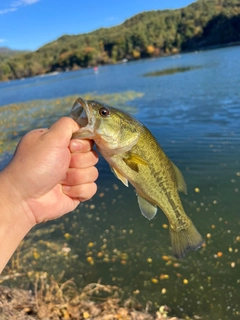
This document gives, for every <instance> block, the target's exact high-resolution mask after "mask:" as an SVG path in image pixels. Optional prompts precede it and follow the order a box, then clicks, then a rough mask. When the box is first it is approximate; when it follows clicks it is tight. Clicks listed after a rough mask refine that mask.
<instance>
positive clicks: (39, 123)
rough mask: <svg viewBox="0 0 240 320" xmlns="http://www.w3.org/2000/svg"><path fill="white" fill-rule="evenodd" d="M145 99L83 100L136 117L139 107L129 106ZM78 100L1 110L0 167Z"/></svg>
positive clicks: (114, 96)
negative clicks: (34, 132) (22, 142)
mask: <svg viewBox="0 0 240 320" xmlns="http://www.w3.org/2000/svg"><path fill="white" fill-rule="evenodd" d="M142 96H143V94H142V93H139V92H135V91H125V92H121V93H112V94H104V95H97V94H94V93H86V94H83V95H81V97H82V98H83V99H86V100H99V101H101V102H104V103H106V104H109V105H114V106H118V108H121V109H123V110H125V111H128V112H130V113H132V114H134V113H136V110H137V107H134V106H131V105H128V102H129V101H131V100H134V99H136V98H140V97H142ZM78 97H79V96H78V95H74V96H68V97H65V98H58V99H51V100H33V101H29V102H23V103H18V104H10V105H6V106H3V107H1V108H0V125H1V141H0V163H1V162H4V160H3V159H4V156H5V153H9V154H12V153H13V151H14V149H15V148H16V145H17V143H18V142H19V140H20V139H21V138H22V137H23V136H24V135H25V134H26V133H27V132H28V131H30V130H33V129H36V128H48V127H50V126H51V125H52V124H53V123H54V122H55V121H57V120H58V119H59V118H60V117H63V116H69V114H70V110H71V107H72V105H73V103H74V101H75V100H76V99H77V98H78Z"/></svg>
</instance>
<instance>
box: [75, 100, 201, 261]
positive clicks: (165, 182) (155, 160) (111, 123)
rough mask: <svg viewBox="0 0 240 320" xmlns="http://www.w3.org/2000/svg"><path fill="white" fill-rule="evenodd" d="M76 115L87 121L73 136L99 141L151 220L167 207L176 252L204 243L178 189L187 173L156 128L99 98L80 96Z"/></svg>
mask: <svg viewBox="0 0 240 320" xmlns="http://www.w3.org/2000/svg"><path fill="white" fill-rule="evenodd" d="M71 117H72V118H73V119H74V120H76V121H77V122H78V123H79V125H80V127H81V128H80V129H79V131H78V132H76V133H74V135H73V138H80V139H93V140H94V141H95V143H96V145H97V149H98V150H99V152H100V153H101V154H102V156H103V157H104V158H105V159H106V161H107V162H108V163H109V165H110V167H111V170H112V171H113V173H114V174H115V175H116V177H117V178H118V179H120V180H121V181H122V182H123V183H124V185H126V186H128V183H129V182H130V183H131V184H132V185H133V186H134V188H135V189H136V192H137V197H138V204H139V208H140V211H141V213H142V214H143V215H144V216H145V217H146V218H148V219H149V220H150V219H152V218H153V217H154V216H155V215H156V213H157V208H158V207H159V208H160V209H161V210H162V211H163V212H164V213H165V215H166V216H167V218H168V221H169V230H170V238H171V244H172V250H173V254H174V255H175V257H177V258H182V257H183V256H184V255H185V253H186V251H187V250H189V249H193V250H195V249H197V248H199V247H200V246H201V245H202V243H203V239H202V237H201V235H200V234H199V232H198V231H197V229H196V228H195V226H194V225H193V223H192V221H191V220H190V218H189V217H188V216H187V215H186V213H185V211H184V209H183V206H182V203H181V200H180V198H179V195H178V191H182V192H184V193H186V192H187V188H186V184H185V182H184V179H183V176H182V174H181V172H180V171H179V169H178V168H177V167H176V166H175V165H174V164H173V163H172V162H171V160H170V159H169V158H168V157H167V156H166V154H165V153H164V152H163V150H162V148H161V147H160V145H159V144H158V142H157V141H156V139H155V138H154V136H153V135H152V134H151V132H150V131H149V130H148V129H147V128H146V127H145V126H144V125H143V124H142V123H141V122H139V121H138V120H137V119H135V118H134V117H132V116H131V115H129V114H128V113H125V112H123V111H120V110H118V109H116V108H113V107H109V106H106V105H104V104H101V103H100V102H97V101H84V100H82V99H81V98H79V99H77V100H76V102H75V104H74V105H73V108H72V111H71Z"/></svg>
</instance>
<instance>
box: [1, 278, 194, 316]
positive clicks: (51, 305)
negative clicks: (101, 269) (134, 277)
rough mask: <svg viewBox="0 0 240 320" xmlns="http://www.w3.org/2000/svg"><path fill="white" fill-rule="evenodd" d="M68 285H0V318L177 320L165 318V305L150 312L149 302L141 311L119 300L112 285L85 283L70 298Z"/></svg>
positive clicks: (130, 302) (132, 303)
mask: <svg viewBox="0 0 240 320" xmlns="http://www.w3.org/2000/svg"><path fill="white" fill-rule="evenodd" d="M69 285H70V287H71V285H72V282H71V281H67V282H66V283H63V284H62V285H59V284H57V283H56V282H52V283H48V284H46V283H45V285H44V286H42V284H41V285H40V288H39V290H36V291H35V292H32V291H31V290H23V289H16V288H9V287H7V286H2V285H0V319H1V320H10V319H11V320H40V319H44V320H50V319H54V320H67V319H68V320H71V319H73V320H82V319H89V320H91V319H95V320H115V319H116V320H117V319H121V320H181V319H180V318H177V317H174V316H173V317H170V316H168V313H169V311H170V310H169V308H168V307H167V306H161V307H160V308H159V310H158V311H155V312H151V311H149V309H150V307H151V303H150V302H149V304H148V305H147V306H146V307H145V308H144V307H143V306H141V305H140V303H139V302H138V301H137V300H136V299H135V298H134V297H130V298H128V299H127V300H124V301H121V299H120V297H119V296H118V295H117V294H116V292H117V291H118V288H117V287H114V286H108V285H102V284H100V283H95V284H89V285H87V286H86V287H85V288H84V289H83V290H82V292H81V293H80V294H75V295H72V296H71V295H68V294H66V293H65V289H67V287H68V286H69ZM68 289H69V288H68ZM99 294H100V295H101V296H102V297H99ZM97 296H98V297H97ZM104 296H107V297H105V298H104ZM97 298H98V301H97ZM188 319H190V318H188Z"/></svg>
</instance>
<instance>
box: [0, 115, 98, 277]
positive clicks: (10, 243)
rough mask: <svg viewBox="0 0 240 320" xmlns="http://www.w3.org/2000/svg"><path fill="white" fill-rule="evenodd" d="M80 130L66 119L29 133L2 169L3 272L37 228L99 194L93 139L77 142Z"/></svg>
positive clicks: (0, 253)
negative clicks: (26, 236)
mask: <svg viewBox="0 0 240 320" xmlns="http://www.w3.org/2000/svg"><path fill="white" fill-rule="evenodd" d="M78 129H79V127H78V125H77V123H76V122H75V121H73V120H72V119H70V118H61V119H60V120H58V121H57V122H56V123H55V124H54V125H53V126H52V127H50V128H49V129H37V130H33V131H31V132H29V133H28V134H26V135H25V136H24V137H23V139H22V140H21V142H20V143H19V145H18V147H17V149H16V152H15V154H14V157H13V159H12V161H11V162H10V163H9V165H8V166H7V167H6V168H5V169H4V170H3V171H2V172H0V272H1V271H2V269H3V268H4V266H5V265H6V263H7V262H8V260H9V259H10V257H11V256H12V254H13V253H14V251H15V250H16V248H17V246H18V244H19V243H20V241H21V240H22V239H23V238H24V236H25V235H26V234H27V233H28V232H29V231H30V230H31V228H32V227H33V226H35V225H36V224H38V223H41V222H43V221H47V220H52V219H55V218H58V217H61V216H62V215H64V214H66V213H67V212H70V211H72V210H74V209H75V208H76V207H77V205H78V204H79V203H80V201H85V200H88V199H90V198H91V197H92V196H93V195H94V194H95V192H96V189H97V187H96V184H95V183H94V181H95V180H96V179H97V176H98V171H97V169H96V168H95V164H96V163H97V161H98V157H97V155H96V153H95V152H94V151H92V142H90V141H88V140H71V137H72V134H73V132H76V131H77V130H78Z"/></svg>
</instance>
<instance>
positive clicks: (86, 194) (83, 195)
mask: <svg viewBox="0 0 240 320" xmlns="http://www.w3.org/2000/svg"><path fill="white" fill-rule="evenodd" d="M62 190H63V192H64V193H65V194H66V195H67V196H69V197H71V198H78V199H79V200H80V201H86V200H89V199H91V198H92V197H93V196H94V194H95V193H96V192H97V185H96V183H95V182H91V183H85V184H80V185H78V186H63V187H62Z"/></svg>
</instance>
